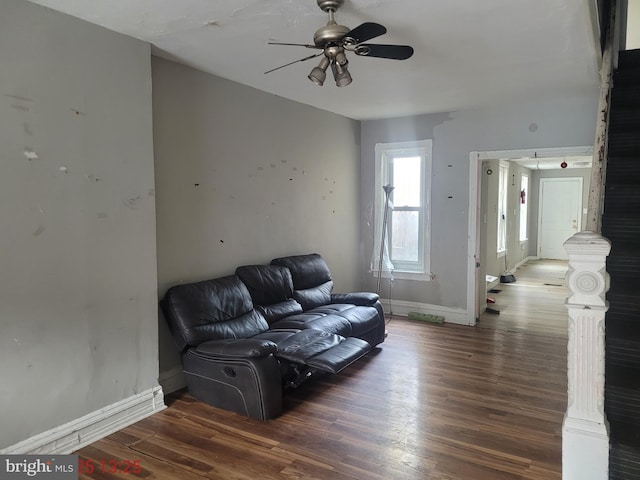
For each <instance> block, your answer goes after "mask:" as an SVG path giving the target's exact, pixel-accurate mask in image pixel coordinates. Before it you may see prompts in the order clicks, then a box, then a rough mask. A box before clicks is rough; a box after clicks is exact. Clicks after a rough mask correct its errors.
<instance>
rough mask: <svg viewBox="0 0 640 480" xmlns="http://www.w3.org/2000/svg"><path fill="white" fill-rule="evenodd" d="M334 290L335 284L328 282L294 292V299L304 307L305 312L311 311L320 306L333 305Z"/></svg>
mask: <svg viewBox="0 0 640 480" xmlns="http://www.w3.org/2000/svg"><path fill="white" fill-rule="evenodd" d="M332 288H333V282H332V281H328V282H326V283H323V284H321V285H318V286H317V287H312V288H306V289H304V290H294V291H293V298H295V299H296V301H297V302H298V303H299V304H300V305H302V309H303V310H304V311H307V310H311V309H312V308H315V307H318V306H320V305H326V304H328V303H331V289H332Z"/></svg>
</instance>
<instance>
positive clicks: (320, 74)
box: [307, 57, 329, 87]
mask: <svg viewBox="0 0 640 480" xmlns="http://www.w3.org/2000/svg"><path fill="white" fill-rule="evenodd" d="M327 67H329V59H328V58H327V57H322V60H320V63H319V64H318V66H317V67H313V69H312V70H311V73H309V75H308V76H307V78H308V79H309V80H311V81H312V82H313V83H315V84H316V85H318V86H319V87H321V86H322V85H323V84H324V81H325V79H326V78H327Z"/></svg>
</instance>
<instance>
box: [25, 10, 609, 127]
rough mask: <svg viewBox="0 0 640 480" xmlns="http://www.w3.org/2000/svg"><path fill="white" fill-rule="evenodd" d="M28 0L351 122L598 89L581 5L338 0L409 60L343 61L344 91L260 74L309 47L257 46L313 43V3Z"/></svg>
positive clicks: (302, 71)
mask: <svg viewBox="0 0 640 480" xmlns="http://www.w3.org/2000/svg"><path fill="white" fill-rule="evenodd" d="M31 1H32V2H33V3H37V4H40V5H44V6H47V7H50V8H52V9H55V10H59V11H61V12H64V13H67V14H70V15H73V16H75V17H79V18H82V19H84V20H87V21H89V22H92V23H95V24H98V25H101V26H104V27H106V28H108V29H110V30H114V31H116V32H120V33H124V34H127V35H130V36H132V37H136V38H139V39H141V40H144V41H147V42H150V43H151V44H152V46H153V50H152V51H153V53H154V54H156V55H159V56H163V57H165V58H169V59H172V60H175V61H178V62H181V63H184V64H186V65H189V66H192V67H195V68H198V69H200V70H203V71H205V72H209V73H212V74H214V75H217V76H220V77H223V78H227V79H230V80H233V81H236V82H239V83H242V84H245V85H249V86H251V87H254V88H257V89H259V90H263V91H265V92H269V93H272V94H274V95H278V96H281V97H285V98H289V99H292V100H295V101H298V102H301V103H304V104H308V105H312V106H315V107H318V108H321V109H324V110H328V111H331V112H335V113H337V114H340V115H344V116H346V117H349V118H353V119H358V120H366V119H375V118H389V117H399V116H407V115H416V114H422V113H434V112H444V111H455V110H464V109H470V108H482V107H485V106H488V105H491V104H497V103H506V102H509V101H512V100H514V99H521V98H527V99H535V98H536V97H537V96H540V95H542V94H544V93H545V92H549V91H552V92H553V93H554V94H556V95H570V94H581V93H585V92H589V93H593V92H594V91H595V90H594V89H595V88H596V86H597V82H598V76H597V68H598V67H597V60H596V58H597V55H596V52H597V47H596V40H595V36H594V34H593V28H592V25H593V23H592V14H591V8H590V7H591V5H592V3H594V2H592V1H591V0H482V1H479V0H346V1H345V5H344V7H343V8H342V9H340V10H339V11H338V12H337V14H336V19H337V21H338V23H340V24H342V25H346V26H348V27H349V28H354V27H356V26H357V25H359V24H361V23H363V22H369V21H373V22H377V23H381V24H383V25H384V26H386V27H387V30H388V33H387V34H386V35H384V36H382V37H379V38H377V39H374V40H372V41H371V42H370V43H391V44H408V45H411V46H413V47H414V49H415V54H414V55H413V57H412V58H410V59H409V60H404V61H397V60H387V59H379V58H364V57H356V56H355V55H354V54H350V55H349V60H350V63H349V70H350V72H351V75H352V76H353V83H352V84H351V85H349V86H347V87H344V88H338V87H336V86H335V85H334V83H333V82H332V81H330V79H329V78H328V79H327V82H325V85H324V86H323V87H318V86H316V85H314V84H313V83H311V82H310V81H309V80H308V79H307V78H306V77H307V75H308V73H309V71H310V70H311V68H312V67H314V66H315V64H316V63H317V59H313V60H309V61H306V62H302V63H296V64H294V65H291V66H289V67H287V68H284V69H281V70H277V71H275V72H273V73H270V74H268V75H265V74H264V72H265V71H267V70H269V69H271V68H274V67H277V66H279V65H282V64H285V63H288V62H291V61H293V60H296V59H299V58H302V57H305V56H308V55H309V54H310V53H312V52H315V51H310V50H307V49H305V48H303V47H292V46H275V45H267V42H268V41H279V42H293V43H313V33H314V32H315V31H316V30H317V29H318V28H320V27H322V26H324V25H325V24H326V22H327V14H326V13H324V12H322V11H321V10H320V9H319V8H318V6H317V3H316V0H179V1H176V0H135V1H132V0H91V1H87V0H31ZM329 77H330V75H329Z"/></svg>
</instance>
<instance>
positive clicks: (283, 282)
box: [236, 265, 293, 305]
mask: <svg viewBox="0 0 640 480" xmlns="http://www.w3.org/2000/svg"><path fill="white" fill-rule="evenodd" d="M236 275H237V276H238V277H240V280H242V283H244V284H245V285H246V286H247V289H248V290H249V293H250V294H251V298H252V299H253V303H254V304H256V305H273V304H275V303H280V302H284V301H286V300H289V299H290V298H293V280H292V278H291V272H290V271H289V269H288V268H286V267H280V266H277V265H244V266H242V267H238V268H236Z"/></svg>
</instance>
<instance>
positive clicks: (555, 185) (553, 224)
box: [538, 177, 582, 260]
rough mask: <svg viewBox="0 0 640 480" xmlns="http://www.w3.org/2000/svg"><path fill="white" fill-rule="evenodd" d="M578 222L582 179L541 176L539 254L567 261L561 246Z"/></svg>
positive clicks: (579, 226)
mask: <svg viewBox="0 0 640 480" xmlns="http://www.w3.org/2000/svg"><path fill="white" fill-rule="evenodd" d="M581 224H582V178H579V177H576V178H573V177H572V178H541V179H540V214H539V218H538V257H540V258H551V259H558V260H567V254H566V252H565V251H564V247H563V246H562V245H563V243H564V242H565V241H566V240H567V239H568V238H569V237H571V236H572V235H574V234H576V233H578V232H579V231H580V230H581V229H582V225H581Z"/></svg>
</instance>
